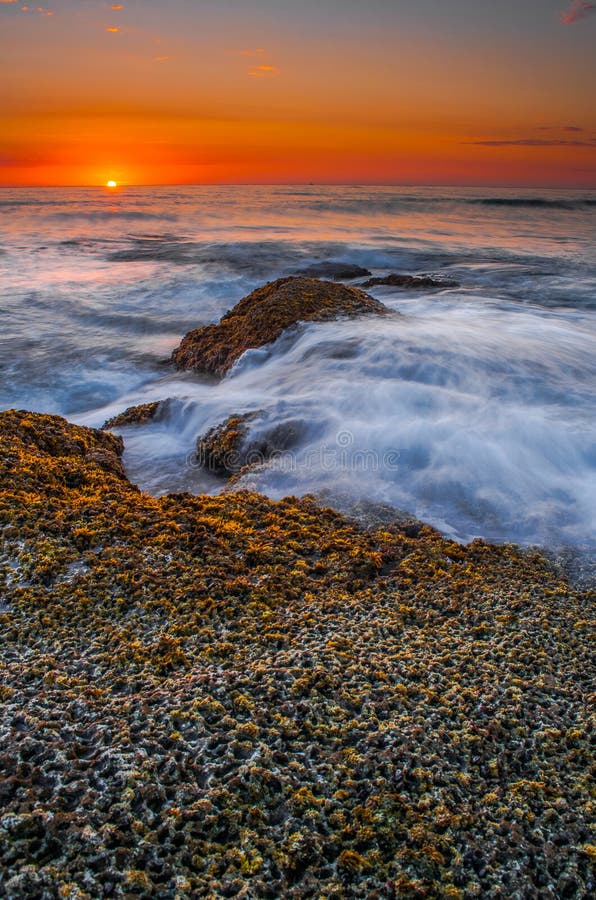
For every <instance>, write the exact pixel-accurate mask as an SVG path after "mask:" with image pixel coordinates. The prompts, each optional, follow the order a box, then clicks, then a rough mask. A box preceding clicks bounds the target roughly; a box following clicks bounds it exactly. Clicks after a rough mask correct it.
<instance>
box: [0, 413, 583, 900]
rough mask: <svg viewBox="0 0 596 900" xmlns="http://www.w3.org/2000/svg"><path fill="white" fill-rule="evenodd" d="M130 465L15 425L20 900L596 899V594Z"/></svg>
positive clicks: (7, 823) (1, 671) (466, 549)
mask: <svg viewBox="0 0 596 900" xmlns="http://www.w3.org/2000/svg"><path fill="white" fill-rule="evenodd" d="M121 449H122V443H121V441H120V440H119V438H117V437H114V436H113V435H110V434H106V433H104V432H100V431H93V430H91V429H87V428H80V427H77V426H74V425H69V424H68V423H66V422H65V421H64V420H63V419H60V418H58V417H52V416H40V415H33V414H30V413H23V412H20V413H18V412H9V413H0V485H1V490H0V600H1V603H0V629H1V632H2V640H1V641H0V767H1V772H2V780H1V783H0V796H1V800H2V803H1V811H0V895H1V896H3V897H4V896H6V897H10V898H13V897H14V898H18V897H27V898H29V897H104V896H113V897H129V896H144V897H154V896H158V897H160V898H164V900H191V898H195V897H214V898H217V897H231V896H244V897H255V898H261V897H262V898H266V897H292V898H296V900H299V898H305V900H306V898H308V897H315V896H316V897H323V896H325V897H337V898H340V897H341V898H344V897H345V898H363V897H371V898H374V897H378V898H382V897H383V898H384V897H387V898H391V897H433V898H434V897H437V898H438V897H450V898H458V897H459V898H462V900H465V898H468V897H501V896H511V897H542V896H544V897H547V896H551V895H552V896H553V897H565V898H570V900H573V898H576V900H579V898H583V897H588V896H592V895H593V893H594V875H593V871H592V869H591V863H592V862H593V860H594V856H595V853H596V851H595V849H594V841H593V839H591V837H590V830H589V829H590V825H591V823H592V822H593V817H594V804H593V796H592V789H593V778H592V773H591V772H590V765H591V764H592V762H593V757H592V753H591V746H590V735H591V721H590V709H589V702H588V701H589V697H590V691H591V690H593V685H592V682H591V673H592V668H591V658H592V653H593V645H592V640H591V638H592V635H593V624H592V621H591V619H592V615H593V603H594V594H593V593H578V592H576V591H574V590H572V589H571V588H570V587H569V585H568V584H567V582H566V581H564V580H563V579H561V578H560V576H558V575H557V573H556V572H555V571H554V570H553V569H552V568H551V567H550V565H549V564H548V563H547V562H546V561H545V559H544V558H543V557H542V556H540V555H539V554H537V553H534V552H521V551H519V550H517V549H516V548H514V547H512V546H510V545H509V546H503V547H494V546H490V545H488V544H485V543H483V542H481V541H474V542H473V543H471V544H469V545H467V546H460V545H458V544H456V543H454V542H453V541H449V540H445V539H444V538H442V537H441V536H440V535H439V534H438V533H437V532H436V531H434V530H433V529H431V528H428V527H426V526H422V527H420V528H419V529H418V530H417V531H416V532H415V533H413V532H411V533H408V531H407V529H404V528H403V527H402V526H401V524H400V523H392V522H391V521H387V520H386V519H385V517H384V516H382V517H380V519H379V520H378V522H379V524H378V527H376V526H375V525H373V526H372V528H370V527H369V530H364V529H363V528H361V527H359V526H358V525H357V524H356V523H354V522H351V521H349V520H347V519H345V518H344V517H342V516H341V515H339V514H338V513H336V512H334V511H333V510H332V509H329V508H325V507H321V506H320V505H318V504H317V503H315V502H314V501H313V500H312V499H311V498H304V499H301V500H298V499H296V498H286V499H284V500H281V501H279V502H273V501H271V500H268V499H267V498H265V497H262V496H259V495H257V494H249V493H238V494H228V495H226V496H218V497H209V496H200V497H194V496H190V495H188V494H180V495H174V496H164V497H159V498H155V497H149V496H147V495H146V494H143V493H141V492H140V491H138V490H136V489H134V487H133V486H132V485H131V484H130V483H129V482H128V481H127V480H126V479H125V478H123V477H122V475H121V474H119V473H118V471H117V470H116V469H115V467H114V466H112V465H106V459H108V458H109V459H115V460H118V457H119V453H120V452H121ZM65 470H68V472H69V473H70V474H71V475H72V476H73V478H72V479H65V477H64V475H65ZM369 525H370V522H369Z"/></svg>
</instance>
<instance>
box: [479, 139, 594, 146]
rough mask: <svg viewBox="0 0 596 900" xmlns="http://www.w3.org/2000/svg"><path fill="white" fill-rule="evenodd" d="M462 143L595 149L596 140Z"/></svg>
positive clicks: (521, 140) (520, 140)
mask: <svg viewBox="0 0 596 900" xmlns="http://www.w3.org/2000/svg"><path fill="white" fill-rule="evenodd" d="M463 143H465V144H469V145H473V146H476V147H596V138H591V139H590V140H587V141H562V140H556V139H553V140H549V139H544V140H542V139H540V138H520V139H519V140H516V141H464V142H463Z"/></svg>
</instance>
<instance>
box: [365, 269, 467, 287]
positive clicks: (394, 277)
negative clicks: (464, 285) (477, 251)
mask: <svg viewBox="0 0 596 900" xmlns="http://www.w3.org/2000/svg"><path fill="white" fill-rule="evenodd" d="M383 285H387V286H388V287H397V288H404V289H407V288H414V289H416V288H448V287H459V282H457V281H453V280H451V279H447V278H435V276H434V275H399V274H398V273H396V272H393V273H392V274H391V275H382V276H379V277H378V278H369V280H368V281H365V282H364V283H363V284H362V285H360V287H363V288H371V287H381V286H383Z"/></svg>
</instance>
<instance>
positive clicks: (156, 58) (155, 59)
mask: <svg viewBox="0 0 596 900" xmlns="http://www.w3.org/2000/svg"><path fill="white" fill-rule="evenodd" d="M169 58H170V57H169V56H154V57H153V62H165V61H166V59H169Z"/></svg>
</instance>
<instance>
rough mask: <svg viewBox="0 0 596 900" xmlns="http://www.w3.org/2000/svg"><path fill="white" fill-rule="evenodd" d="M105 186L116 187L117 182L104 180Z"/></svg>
mask: <svg viewBox="0 0 596 900" xmlns="http://www.w3.org/2000/svg"><path fill="white" fill-rule="evenodd" d="M106 187H108V188H117V187H118V182H117V181H106Z"/></svg>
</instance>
